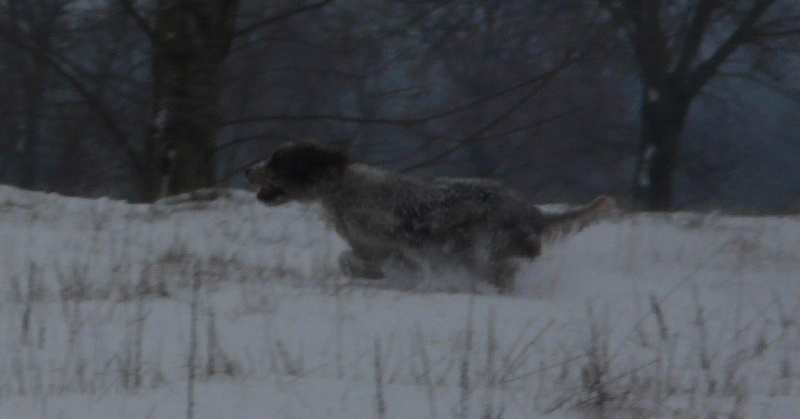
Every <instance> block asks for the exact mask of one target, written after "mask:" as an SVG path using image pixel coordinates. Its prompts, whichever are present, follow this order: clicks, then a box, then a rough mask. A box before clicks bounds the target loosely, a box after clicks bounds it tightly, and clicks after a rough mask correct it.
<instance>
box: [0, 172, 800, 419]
mask: <svg viewBox="0 0 800 419" xmlns="http://www.w3.org/2000/svg"><path fill="white" fill-rule="evenodd" d="M223 195H224V197H223V198H221V199H218V200H214V201H194V200H181V199H172V200H170V201H166V202H161V203H158V204H155V205H130V204H127V203H124V202H118V201H110V200H87V199H78V198H65V197H60V196H56V195H48V194H41V193H32V192H25V191H20V190H17V189H14V188H10V187H0V287H2V300H0V327H1V328H2V330H3V333H2V335H0V417H2V418H16V417H19V418H30V417H59V418H85V417H115V418H142V417H152V418H171V417H186V415H187V406H188V405H189V404H192V406H193V407H192V409H193V412H194V415H195V417H197V418H228V417H236V418H329V417H330V418H361V417H381V416H384V417H387V418H408V417H415V418H427V417H431V418H449V417H468V418H478V417H481V418H483V417H491V418H496V417H503V418H532V417H543V416H547V417H570V418H574V417H645V416H648V417H676V416H679V417H687V416H688V417H694V416H699V417H707V416H709V415H720V416H727V415H738V416H739V417H786V418H789V417H800V397H799V396H800V379H798V374H797V370H798V368H800V285H798V279H800V255H799V254H798V251H797V250H798V248H800V219H798V218H791V217H782V218H777V217H761V218H743V217H735V218H734V217H725V216H720V215H713V214H712V215H706V214H690V213H680V214H672V215H652V214H635V215H624V216H622V217H620V218H618V219H614V220H608V221H605V222H602V223H600V224H598V225H596V226H593V227H590V228H588V229H586V230H585V231H583V232H581V233H579V234H577V235H575V236H572V237H568V238H565V239H562V240H560V241H558V242H556V243H551V244H550V245H549V246H547V247H546V248H545V251H544V254H543V255H542V257H541V258H540V259H538V260H537V261H535V262H533V263H528V264H526V265H525V266H524V268H523V269H522V272H520V274H519V275H518V278H517V281H518V291H517V292H516V294H515V295H513V296H510V297H509V296H498V295H496V294H494V293H493V292H492V290H491V288H490V287H488V286H487V287H486V288H485V289H484V290H483V291H484V292H483V293H481V294H480V295H474V296H470V295H468V294H466V293H463V292H452V291H453V290H456V291H457V290H458V289H460V288H459V284H460V281H462V277H461V275H459V273H458V272H449V273H442V272H439V273H430V274H429V275H427V277H426V278H423V279H421V280H420V279H415V278H392V279H390V280H388V281H383V282H380V283H368V282H365V283H356V284H353V283H348V282H347V281H346V280H345V279H344V278H342V277H341V276H340V274H339V273H338V269H337V267H336V257H337V255H338V253H339V252H340V251H341V250H343V249H344V248H345V244H344V243H343V242H342V241H341V240H340V239H339V238H338V237H336V236H335V234H334V233H333V232H331V231H329V230H328V229H327V228H326V226H325V225H324V224H323V223H322V222H321V220H320V216H319V213H318V212H317V210H316V209H315V208H308V207H303V206H296V205H289V206H285V207H281V208H267V207H265V206H262V205H260V204H258V203H257V202H256V201H255V199H254V197H252V194H250V193H246V192H241V191H227V192H225V193H223ZM193 311H194V313H195V316H192V312H193ZM193 318H194V321H193ZM190 364H193V365H194V366H195V369H194V378H193V379H190V374H189V368H188V365H190ZM190 387H193V389H190ZM189 394H192V395H193V398H190V397H189Z"/></svg>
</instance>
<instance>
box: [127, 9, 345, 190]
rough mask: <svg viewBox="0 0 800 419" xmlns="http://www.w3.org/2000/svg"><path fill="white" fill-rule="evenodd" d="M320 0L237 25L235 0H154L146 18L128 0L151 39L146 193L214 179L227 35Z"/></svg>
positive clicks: (191, 187) (230, 38) (278, 18)
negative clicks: (240, 25) (150, 115)
mask: <svg viewBox="0 0 800 419" xmlns="http://www.w3.org/2000/svg"><path fill="white" fill-rule="evenodd" d="M327 3H330V0H322V1H320V2H317V3H305V4H301V5H297V4H294V5H292V6H288V7H287V8H286V9H282V10H279V11H277V12H276V13H275V14H273V15H271V16H267V17H264V18H262V19H258V20H256V21H253V22H248V23H247V25H246V26H244V27H238V26H237V22H238V18H239V15H238V8H239V5H240V1H239V0H158V1H156V2H155V9H154V10H152V16H153V18H152V19H148V18H147V17H145V16H146V15H145V14H142V13H141V12H140V11H139V10H137V8H136V7H135V5H134V4H133V3H132V2H131V1H128V2H127V5H128V10H129V11H130V12H131V13H132V14H134V16H136V17H137V19H138V20H139V21H140V22H141V26H142V27H143V28H144V30H145V31H146V32H147V33H148V34H149V35H150V37H151V40H152V57H153V60H152V77H153V88H152V89H153V98H152V105H153V114H152V135H150V136H149V138H148V139H147V140H146V142H145V148H144V161H145V165H146V168H145V170H146V176H145V177H144V179H145V185H144V186H143V188H142V189H143V191H144V196H145V200H152V199H155V198H157V197H158V196H160V195H171V194H176V193H181V192H187V191H191V190H194V189H197V188H202V187H209V186H212V185H214V183H215V163H214V160H215V158H214V157H215V147H216V140H217V132H218V130H219V128H220V119H221V118H220V109H219V101H220V94H221V89H222V86H223V85H222V81H223V80H222V76H223V74H222V71H223V64H224V62H225V60H226V58H227V57H228V54H229V52H230V48H231V45H232V42H233V40H234V38H235V37H236V36H243V35H247V34H248V33H249V32H251V31H254V30H256V29H258V28H260V27H263V26H269V25H274V24H275V23H277V22H281V21H284V20H287V19H290V18H291V17H293V16H294V15H296V14H299V13H302V12H305V11H309V10H313V9H315V8H318V7H321V6H323V5H325V4H327ZM151 21H152V22H153V23H152V24H151V23H150V22H151Z"/></svg>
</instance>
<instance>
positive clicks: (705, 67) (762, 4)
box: [687, 0, 777, 94]
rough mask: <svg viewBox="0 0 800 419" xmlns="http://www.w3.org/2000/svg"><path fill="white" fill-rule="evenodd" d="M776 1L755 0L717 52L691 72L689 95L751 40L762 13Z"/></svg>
mask: <svg viewBox="0 0 800 419" xmlns="http://www.w3.org/2000/svg"><path fill="white" fill-rule="evenodd" d="M776 1H777V0H757V1H756V2H755V3H754V4H753V7H752V8H751V9H750V10H749V11H748V13H747V14H746V15H745V16H744V18H743V19H742V20H741V22H739V25H738V27H737V28H736V30H735V31H734V32H733V33H732V34H731V35H730V36H729V37H728V38H727V39H726V40H725V41H724V42H723V43H722V45H720V47H719V48H718V49H717V51H716V52H715V53H714V54H713V55H712V56H711V57H710V58H708V59H706V60H705V61H703V62H702V63H701V64H700V65H698V66H697V68H696V69H695V70H694V71H693V72H692V74H691V76H690V80H689V83H688V86H687V88H688V90H689V93H690V94H691V93H693V92H696V91H698V90H700V89H701V88H702V87H703V86H704V85H705V84H706V83H707V82H708V80H710V79H711V78H712V77H714V75H715V74H717V72H718V71H719V67H720V66H721V65H722V64H723V63H724V62H725V61H726V60H727V59H728V58H729V57H730V56H731V54H733V53H734V52H735V51H736V50H737V49H738V48H739V47H741V46H742V45H743V44H744V43H746V42H748V41H749V40H751V35H752V30H753V27H754V26H755V25H756V23H758V21H759V20H760V19H761V17H763V16H764V13H766V12H767V10H768V9H769V8H770V7H771V6H772V5H773V4H775V2H776Z"/></svg>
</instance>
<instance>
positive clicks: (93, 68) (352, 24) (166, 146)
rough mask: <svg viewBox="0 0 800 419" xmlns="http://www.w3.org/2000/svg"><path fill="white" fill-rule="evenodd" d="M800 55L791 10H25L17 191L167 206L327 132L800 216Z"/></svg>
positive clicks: (408, 159)
mask: <svg viewBox="0 0 800 419" xmlns="http://www.w3.org/2000/svg"><path fill="white" fill-rule="evenodd" d="M798 53H800V5H798V4H797V3H796V2H795V1H792V0H730V1H723V0H694V1H666V0H663V1H662V0H650V1H647V2H642V1H628V0H557V1H524V0H482V1H478V0H462V1H455V0H450V1H425V0H422V1H411V0H369V1H368V0H336V1H334V0H306V1H303V2H298V1H292V0H285V1H274V0H273V1H265V0H108V1H86V0H15V1H13V2H4V3H3V4H2V5H0V57H3V59H2V60H0V83H3V84H4V86H3V90H2V93H0V181H1V182H3V183H7V184H13V185H18V186H21V187H25V188H30V189H39V190H49V191H57V192H61V193H66V194H73V195H85V196H99V195H108V196H114V197H121V198H126V199H130V200H132V201H151V200H154V199H157V198H158V197H160V196H164V195H169V194H174V193H180V192H184V191H189V190H193V189H196V188H200V187H207V186H214V185H222V186H236V185H241V182H242V179H241V175H240V172H241V168H242V167H243V166H245V165H247V164H248V163H250V162H252V161H254V160H256V159H259V158H261V157H263V156H264V155H265V154H268V153H269V152H270V151H271V149H272V148H273V147H274V146H275V145H276V144H278V143H280V142H283V141H286V140H288V139H294V138H311V139H316V140H318V141H324V142H331V143H334V144H336V145H337V146H338V147H342V148H347V149H348V150H349V151H350V153H351V154H352V155H353V156H354V158H356V159H358V160H362V161H366V162H370V163H372V164H377V165H382V166H385V167H388V168H391V169H393V170H398V171H406V172H414V173H418V174H422V175H441V174H448V175H459V176H490V177H496V178H499V179H502V180H504V181H506V182H508V183H510V184H512V185H513V186H516V187H518V188H520V189H522V190H524V191H525V192H526V193H528V194H530V195H532V196H533V197H535V198H536V199H540V200H562V201H563V200H566V201H569V200H575V199H585V198H586V197H588V196H591V195H594V194H596V193H598V192H606V193H609V192H610V193H612V194H615V195H617V196H619V197H620V198H623V199H624V198H629V199H630V202H631V204H632V205H635V206H638V207H642V208H649V209H657V210H665V209H673V208H692V207H694V208H698V207H699V208H702V207H711V206H725V207H737V206H738V207H742V208H745V207H746V208H752V209H759V210H771V211H776V210H785V209H787V208H789V207H790V205H791V202H793V200H795V199H796V198H797V197H798V196H800V172H797V171H796V170H795V171H792V170H794V169H793V167H794V166H796V165H792V164H785V167H784V166H781V165H780V164H778V163H779V162H780V158H783V159H786V158H787V156H792V155H794V154H792V153H796V155H797V156H798V157H800V141H799V140H800V133H798V132H799V131H800V118H798V117H795V116H793V115H796V114H797V113H798V110H799V109H798V106H800V98H799V96H800V95H799V94H798V92H800V60H799V59H798ZM773 158H778V160H776V161H777V162H778V163H775V164H773V163H772V160H770V159H773ZM751 172H752V173H756V174H758V176H751V175H749V173H751ZM759 176H760V177H759ZM743 177H748V179H751V180H752V179H755V180H753V182H755V181H756V180H757V181H758V182H763V183H764V184H765V185H764V188H761V189H760V193H761V194H760V195H757V194H751V196H752V197H758V198H757V202H756V198H750V199H748V196H749V195H748V192H750V191H751V188H752V187H753V186H752V185H747V184H743V183H742V181H741V179H742V178H743ZM767 191H771V193H767Z"/></svg>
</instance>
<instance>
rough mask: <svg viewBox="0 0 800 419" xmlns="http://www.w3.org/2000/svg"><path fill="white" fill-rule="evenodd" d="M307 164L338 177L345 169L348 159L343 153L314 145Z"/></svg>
mask: <svg viewBox="0 0 800 419" xmlns="http://www.w3.org/2000/svg"><path fill="white" fill-rule="evenodd" d="M307 162H308V163H309V165H310V166H311V167H314V168H322V169H324V170H326V171H329V172H331V173H334V174H337V175H340V174H342V173H343V172H344V170H345V168H347V165H348V163H349V159H348V158H347V154H346V153H345V152H344V151H341V150H337V149H334V148H329V147H326V146H321V145H317V144H315V145H314V147H313V152H311V153H309V154H308V160H307Z"/></svg>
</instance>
